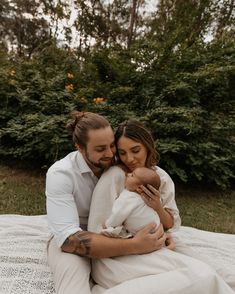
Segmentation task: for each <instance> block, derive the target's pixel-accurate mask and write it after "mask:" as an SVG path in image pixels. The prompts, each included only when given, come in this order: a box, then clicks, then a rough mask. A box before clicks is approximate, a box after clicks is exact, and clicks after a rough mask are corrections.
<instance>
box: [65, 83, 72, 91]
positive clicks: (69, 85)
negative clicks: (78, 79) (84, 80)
mask: <svg viewBox="0 0 235 294" xmlns="http://www.w3.org/2000/svg"><path fill="white" fill-rule="evenodd" d="M65 89H66V90H67V91H73V89H74V87H73V84H68V85H66V86H65Z"/></svg>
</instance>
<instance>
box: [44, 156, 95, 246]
mask: <svg viewBox="0 0 235 294" xmlns="http://www.w3.org/2000/svg"><path fill="white" fill-rule="evenodd" d="M97 182H98V178H97V177H96V176H95V175H94V173H93V172H92V171H91V169H90V168H89V166H88V165H87V163H86V161H85V160H84V158H83V156H82V154H81V153H80V152H79V151H74V152H71V153H69V154H68V155H67V156H66V157H64V158H63V159H61V160H59V161H57V162H55V163H54V164H53V165H52V166H51V167H50V168H49V169H48V172H47V176H46V196H47V217H48V224H49V230H50V231H51V233H52V234H53V235H54V237H55V240H56V243H57V245H58V246H59V247H61V246H62V244H63V243H64V241H65V240H66V238H67V237H69V236H70V235H72V234H74V233H76V232H77V231H81V230H82V229H86V227H87V221H88V216H89V209H90V203H91V197H92V193H93V190H94V188H95V185H96V184H97Z"/></svg>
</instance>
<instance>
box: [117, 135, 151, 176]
mask: <svg viewBox="0 0 235 294" xmlns="http://www.w3.org/2000/svg"><path fill="white" fill-rule="evenodd" d="M117 149H118V154H119V157H120V159H121V161H122V163H123V164H125V166H126V167H127V168H128V169H129V170H130V171H133V170H134V169H136V168H137V167H143V166H145V163H146V159H147V153H148V152H147V149H146V147H145V146H144V144H142V143H140V142H137V141H134V140H132V139H129V138H127V137H124V136H122V137H121V138H120V139H119V140H118V142H117Z"/></svg>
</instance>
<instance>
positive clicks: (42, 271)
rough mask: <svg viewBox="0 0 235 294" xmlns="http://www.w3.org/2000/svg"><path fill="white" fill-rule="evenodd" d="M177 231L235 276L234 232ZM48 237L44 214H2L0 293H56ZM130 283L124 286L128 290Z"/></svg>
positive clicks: (195, 248) (194, 246) (192, 246)
mask: <svg viewBox="0 0 235 294" xmlns="http://www.w3.org/2000/svg"><path fill="white" fill-rule="evenodd" d="M177 234H178V236H180V238H182V239H183V240H184V242H185V243H186V244H187V245H189V246H190V247H191V248H193V249H194V250H195V252H196V253H198V254H200V255H201V256H203V257H205V258H207V259H208V260H209V261H210V263H211V264H213V265H214V267H215V268H217V269H218V268H221V269H223V270H227V271H228V272H229V273H231V279H234V276H233V275H232V273H235V246H234V244H235V235H231V234H220V233H212V232H207V231H202V230H198V229H193V228H189V227H183V226H182V227H181V228H180V230H179V232H178V233H177ZM49 238H50V234H49V232H48V227H47V219H46V216H45V215H41V216H21V215H1V216H0V293H1V294H10V293H11V294H16V293H17V294H19V293H24V294H52V293H55V290H54V284H53V279H52V274H51V272H50V269H49V267H48V265H47V253H46V247H47V241H48V240H49ZM150 279H151V277H150ZM127 286H128V285H123V286H122V287H124V288H123V289H125V287H127ZM103 290H104V289H102V288H101V287H97V286H95V287H94V288H93V290H92V293H95V294H98V293H103ZM123 293H124V292H123ZM125 293H127V292H125ZM144 293H145V292H144Z"/></svg>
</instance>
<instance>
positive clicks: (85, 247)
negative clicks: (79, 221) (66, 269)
mask: <svg viewBox="0 0 235 294" xmlns="http://www.w3.org/2000/svg"><path fill="white" fill-rule="evenodd" d="M91 234H92V233H90V232H86V231H79V232H77V233H75V234H73V235H71V236H69V237H68V238H67V239H66V240H65V242H64V244H63V245H62V247H61V248H62V250H63V251H65V252H69V253H74V254H77V255H80V256H87V257H89V256H90V251H91Z"/></svg>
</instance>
